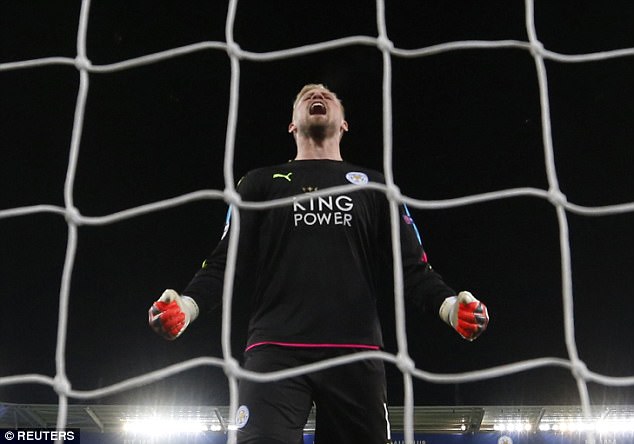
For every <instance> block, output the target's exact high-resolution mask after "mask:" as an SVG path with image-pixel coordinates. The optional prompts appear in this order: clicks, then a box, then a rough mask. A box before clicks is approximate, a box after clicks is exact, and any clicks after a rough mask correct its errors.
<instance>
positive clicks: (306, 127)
mask: <svg viewBox="0 0 634 444" xmlns="http://www.w3.org/2000/svg"><path fill="white" fill-rule="evenodd" d="M288 130H289V132H291V133H294V134H295V135H297V133H300V134H302V135H305V136H308V137H309V138H320V139H324V138H328V137H333V136H339V137H341V135H343V133H344V132H345V131H347V130H348V123H347V122H346V121H345V119H344V115H343V106H342V105H341V101H340V100H339V98H338V97H337V95H336V94H335V93H333V92H332V91H330V90H329V89H328V88H326V87H324V86H322V85H309V86H307V87H304V88H303V89H302V91H301V92H300V94H299V95H298V97H297V99H296V100H295V104H294V106H293V121H292V122H291V124H290V125H289V127H288Z"/></svg>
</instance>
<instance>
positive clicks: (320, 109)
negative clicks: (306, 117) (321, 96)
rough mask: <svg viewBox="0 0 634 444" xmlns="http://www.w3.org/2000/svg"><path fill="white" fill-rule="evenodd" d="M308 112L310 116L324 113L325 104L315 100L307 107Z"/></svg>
mask: <svg viewBox="0 0 634 444" xmlns="http://www.w3.org/2000/svg"><path fill="white" fill-rule="evenodd" d="M308 113H309V114H310V115H311V116H312V115H323V114H326V105H324V104H323V103H322V102H315V103H313V104H312V105H310V108H308Z"/></svg>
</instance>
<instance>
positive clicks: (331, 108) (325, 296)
mask: <svg viewBox="0 0 634 444" xmlns="http://www.w3.org/2000/svg"><path fill="white" fill-rule="evenodd" d="M288 131H289V133H291V134H292V135H293V137H294V139H295V143H296V146H297V155H296V157H295V159H294V160H292V161H290V162H288V163H284V164H280V165H277V166H273V167H265V168H259V169H256V170H253V171H250V172H249V173H248V174H246V175H245V176H244V177H243V178H242V180H241V181H240V182H239V184H238V187H237V190H238V192H239V193H240V195H241V197H242V200H244V201H256V202H264V201H268V200H271V199H278V198H284V197H290V196H306V194H308V195H310V197H308V196H306V198H305V199H301V200H297V201H294V202H293V204H291V205H288V206H284V207H279V208H271V209H268V210H265V211H262V210H258V211H249V210H244V209H243V210H241V211H240V216H241V218H240V219H241V221H240V239H239V244H238V259H237V261H238V262H237V266H236V276H235V286H234V295H235V297H236V298H241V300H248V306H249V307H250V308H251V314H250V321H249V331H248V339H247V345H246V351H245V361H244V368H245V369H248V370H252V371H256V372H271V371H276V370H281V369H285V368H291V367H297V366H300V365H305V364H309V363H313V362H317V361H320V360H324V359H328V358H333V357H337V356H343V355H346V354H349V353H355V352H358V351H362V350H380V349H381V348H382V346H383V339H382V335H381V326H380V321H379V314H378V313H377V308H376V301H377V300H378V299H379V298H386V297H388V298H392V297H393V296H392V294H391V292H392V291H393V284H392V277H393V274H392V273H393V271H392V268H391V267H392V245H391V236H390V218H389V203H388V200H387V198H386V197H385V195H384V194H383V193H381V192H380V191H378V190H376V189H371V188H370V187H366V186H365V185H366V184H368V183H370V182H374V183H384V178H383V176H382V175H381V174H380V173H378V172H376V171H373V170H369V169H367V168H362V167H359V166H355V165H352V164H349V163H347V162H345V161H344V160H343V159H342V157H341V151H340V142H341V139H342V136H343V135H344V133H345V132H346V131H348V123H347V122H346V120H345V116H344V109H343V106H342V103H341V101H340V100H339V98H338V97H337V95H336V94H335V93H333V92H332V91H330V90H329V89H328V88H326V87H325V86H323V85H321V84H310V85H306V86H304V87H303V88H302V90H301V91H300V92H299V94H298V95H297V98H296V100H295V103H294V105H293V114H292V121H291V123H290V124H289V126H288ZM350 184H354V185H355V187H354V188H353V189H352V190H351V191H347V192H343V193H338V194H329V195H322V193H320V194H319V195H318V196H316V195H314V194H315V192H316V191H323V190H327V189H328V188H332V187H335V186H341V185H350ZM400 211H401V218H400V235H401V252H402V263H403V276H404V286H405V295H406V297H407V299H408V300H409V301H411V303H412V304H413V305H414V306H416V307H417V308H419V309H421V310H433V311H434V312H436V313H438V314H439V316H440V318H441V319H442V320H443V321H445V322H446V323H447V324H449V325H450V326H451V327H453V328H454V329H455V330H456V331H457V332H458V333H459V334H460V335H461V336H462V337H464V338H465V339H467V340H474V339H475V338H477V337H478V336H479V335H480V334H481V333H482V332H483V331H484V330H485V329H486V327H487V324H488V321H489V317H488V313H487V309H486V307H485V305H484V304H483V303H482V302H480V301H478V300H477V299H476V298H474V297H473V296H472V295H471V294H470V293H469V292H460V293H459V294H456V292H455V291H454V290H452V289H451V288H449V287H448V286H447V285H446V284H445V283H444V281H443V280H442V278H441V277H440V276H439V275H438V274H437V273H436V272H435V271H434V270H433V269H432V267H431V266H430V265H429V263H428V262H427V256H426V254H425V252H424V250H423V248H422V245H421V242H420V236H419V234H418V230H417V228H416V225H415V224H414V221H413V219H412V218H411V216H410V214H409V212H408V210H407V207H406V206H404V205H402V206H401V207H400ZM230 214H231V209H230V211H229V217H228V218H227V227H225V232H224V234H223V236H222V238H221V240H220V242H219V243H218V245H217V247H216V248H215V249H214V251H213V252H212V253H211V255H210V256H209V257H208V258H207V260H206V261H205V262H204V265H203V267H202V268H201V270H199V271H198V272H197V273H196V275H195V276H194V277H193V279H192V280H191V282H190V283H189V285H188V286H187V287H186V288H185V289H184V290H183V292H182V295H181V294H179V293H177V292H176V291H174V290H166V291H165V292H164V294H163V295H162V296H161V298H160V299H159V300H158V301H156V302H155V303H154V304H153V305H152V307H151V308H150V311H149V317H150V320H149V322H150V325H151V326H152V328H153V329H154V330H155V331H156V332H157V333H159V334H161V335H162V336H164V337H166V338H168V339H175V338H177V337H178V336H179V335H181V334H182V333H183V331H184V330H185V329H186V328H187V327H188V325H189V324H190V323H191V322H192V321H194V320H195V319H196V318H197V316H198V314H199V311H201V310H203V311H206V310H207V309H216V308H218V307H220V305H221V303H222V287H223V277H224V269H225V263H226V256H227V248H228V237H229V236H228V235H227V233H228V224H229V223H230V220H231V218H230ZM199 307H200V308H199ZM386 402H387V394H386V381H385V371H384V366H383V362H382V361H380V360H363V361H357V362H354V363H351V364H348V365H343V366H336V367H333V368H330V369H328V370H323V371H319V372H316V373H312V374H307V375H302V376H299V377H294V378H289V379H284V380H280V381H276V382H271V383H257V382H252V381H247V380H243V381H240V389H239V403H240V417H241V418H242V420H241V421H239V423H238V427H239V429H238V442H239V443H244V444H246V443H271V444H273V443H277V444H281V443H288V444H298V443H301V442H303V438H302V436H303V428H304V425H305V423H306V420H307V418H308V414H309V412H310V410H311V407H312V405H313V403H314V404H315V406H316V412H317V413H316V430H315V442H316V443H318V444H329V443H344V442H345V443H364V444H374V443H375V444H385V443H386V442H387V441H388V439H389V433H390V432H389V422H388V419H387V406H386Z"/></svg>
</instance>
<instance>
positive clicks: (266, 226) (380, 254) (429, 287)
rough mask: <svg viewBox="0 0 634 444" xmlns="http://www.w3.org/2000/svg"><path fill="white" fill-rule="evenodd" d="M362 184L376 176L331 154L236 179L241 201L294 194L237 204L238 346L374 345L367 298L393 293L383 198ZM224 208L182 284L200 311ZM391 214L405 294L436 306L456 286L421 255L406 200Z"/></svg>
mask: <svg viewBox="0 0 634 444" xmlns="http://www.w3.org/2000/svg"><path fill="white" fill-rule="evenodd" d="M369 182H376V183H384V177H383V175H381V174H380V173H378V172H376V171H372V170H369V169H365V168H361V167H358V166H355V165H352V164H350V163H347V162H345V161H334V160H301V161H291V162H288V163H285V164H281V165H277V166H273V167H265V168H260V169H257V170H253V171H251V172H249V173H248V174H246V175H245V176H244V177H243V178H242V179H241V181H240V182H239V184H238V186H237V191H238V193H239V194H240V196H241V198H242V200H243V201H251V202H263V201H268V200H272V199H278V198H285V197H290V196H295V197H296V198H295V199H294V200H293V202H292V203H291V204H289V205H284V206H281V207H276V208H270V209H266V210H262V209H258V210H246V209H244V208H243V209H241V210H240V235H239V242H238V256H237V263H236V274H235V283H234V293H233V294H234V301H239V302H236V303H237V304H239V305H240V306H241V307H243V306H247V307H249V309H250V311H251V314H250V321H249V331H248V335H247V338H248V339H247V349H249V348H252V347H256V346H258V345H261V344H278V345H291V346H322V347H323V346H329V347H356V348H380V347H382V346H383V339H382V334H381V327H380V320H379V315H378V313H377V308H376V302H377V299H378V298H385V297H388V298H393V284H392V282H393V267H392V244H391V231H390V215H389V203H388V200H387V198H386V197H385V194H384V193H383V192H382V191H381V190H376V189H373V188H371V187H368V186H366V185H367V183H369ZM350 184H355V185H356V186H355V187H353V189H352V190H351V191H346V192H343V193H337V194H330V195H327V196H313V194H314V193H315V192H316V191H323V190H326V189H328V188H332V187H335V186H340V185H350ZM305 193H308V194H310V196H306V194H305ZM301 196H303V199H299V197H301ZM305 199H306V200H305ZM230 215H231V208H230V211H229V213H228V217H227V225H226V226H225V231H224V233H223V236H222V239H221V240H220V242H219V243H218V245H217V246H216V248H215V249H214V250H213V251H212V253H211V254H210V256H209V257H208V258H207V259H206V261H205V262H204V264H203V267H202V268H201V269H200V270H199V271H198V272H197V273H196V275H195V276H194V277H193V279H192V280H191V282H190V283H189V285H188V286H187V287H186V288H185V290H184V291H183V294H185V295H188V296H190V297H193V298H194V299H195V300H196V301H197V302H198V303H199V305H201V308H202V309H203V310H205V309H206V308H207V309H213V308H218V307H219V306H220V305H221V304H222V287H223V277H224V270H225V264H226V259H227V250H228V242H229V236H230V234H229V224H230V223H231V217H230ZM399 220H400V236H401V251H402V262H403V276H404V288H405V295H406V298H407V299H409V300H411V301H412V302H413V303H414V305H416V306H418V307H419V308H420V309H423V310H425V309H429V310H435V311H436V312H437V310H438V308H439V307H440V304H441V303H442V301H443V300H444V298H446V297H448V296H452V295H455V292H454V290H452V289H451V288H449V287H448V286H447V285H446V284H445V283H444V281H443V280H442V278H441V277H440V275H438V274H437V273H436V272H435V271H434V270H433V269H432V268H431V266H430V265H429V263H428V262H427V259H426V255H425V252H424V250H423V247H422V245H421V242H420V237H419V234H418V231H417V228H416V225H415V224H414V221H413V220H412V218H411V217H410V215H409V213H408V211H407V208H406V207H405V206H401V207H400V218H399Z"/></svg>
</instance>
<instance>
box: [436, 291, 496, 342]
mask: <svg viewBox="0 0 634 444" xmlns="http://www.w3.org/2000/svg"><path fill="white" fill-rule="evenodd" d="M439 314H440V318H441V319H442V320H443V321H445V322H446V323H447V324H449V325H450V326H451V327H453V329H454V330H456V331H457V332H458V333H459V334H460V336H462V337H463V338H465V339H466V340H468V341H473V340H474V339H476V338H477V337H478V336H480V335H481V334H482V332H483V331H484V330H486V328H487V325H489V313H488V311H487V307H486V305H484V304H483V303H482V302H480V301H479V300H477V299H476V298H475V297H473V295H472V294H471V293H469V292H468V291H461V292H460V293H458V296H452V297H449V298H447V299H445V301H444V302H443V303H442V305H441V306H440V311H439Z"/></svg>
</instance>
